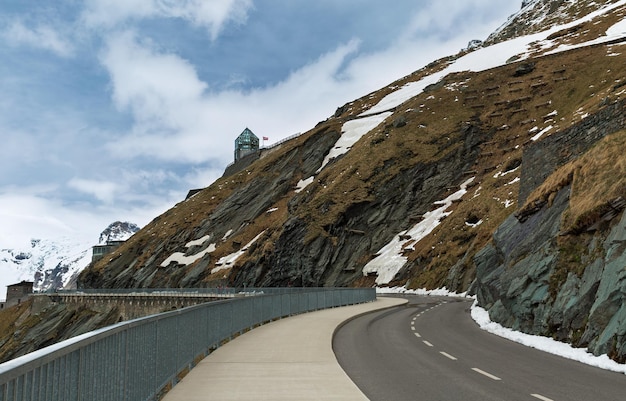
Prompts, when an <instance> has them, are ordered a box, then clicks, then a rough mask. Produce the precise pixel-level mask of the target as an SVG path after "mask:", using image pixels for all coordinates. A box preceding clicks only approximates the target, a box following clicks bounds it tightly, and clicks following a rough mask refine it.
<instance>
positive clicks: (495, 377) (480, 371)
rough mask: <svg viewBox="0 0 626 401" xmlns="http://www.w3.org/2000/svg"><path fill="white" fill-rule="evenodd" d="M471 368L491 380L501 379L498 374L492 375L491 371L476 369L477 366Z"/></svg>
mask: <svg viewBox="0 0 626 401" xmlns="http://www.w3.org/2000/svg"><path fill="white" fill-rule="evenodd" d="M472 370H473V371H474V372H476V373H480V374H481V375H483V376H487V377H488V378H490V379H493V380H502V379H500V378H499V377H498V376H494V375H492V374H491V373H487V372H485V371H484V370H480V369H478V368H472Z"/></svg>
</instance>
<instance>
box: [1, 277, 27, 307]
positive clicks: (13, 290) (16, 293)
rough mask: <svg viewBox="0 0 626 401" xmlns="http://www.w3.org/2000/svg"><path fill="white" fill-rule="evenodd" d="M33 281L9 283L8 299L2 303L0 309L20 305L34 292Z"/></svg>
mask: <svg viewBox="0 0 626 401" xmlns="http://www.w3.org/2000/svg"><path fill="white" fill-rule="evenodd" d="M33 284H34V283H33V282H32V281H22V282H20V283H17V284H11V285H7V299H6V301H5V302H2V303H0V309H4V308H8V307H10V306H13V305H18V304H21V303H22V302H24V301H25V300H26V299H28V298H29V297H30V296H31V294H32V293H33Z"/></svg>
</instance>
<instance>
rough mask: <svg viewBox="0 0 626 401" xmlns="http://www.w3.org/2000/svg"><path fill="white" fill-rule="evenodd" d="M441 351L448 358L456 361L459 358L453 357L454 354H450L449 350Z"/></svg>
mask: <svg viewBox="0 0 626 401" xmlns="http://www.w3.org/2000/svg"><path fill="white" fill-rule="evenodd" d="M439 353H440V354H441V355H443V356H445V357H446V358H448V359H452V360H453V361H456V360H457V359H456V358H455V357H453V356H452V355H450V354H448V353H447V352H443V351H439Z"/></svg>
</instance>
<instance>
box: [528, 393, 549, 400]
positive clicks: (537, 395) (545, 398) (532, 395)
mask: <svg viewBox="0 0 626 401" xmlns="http://www.w3.org/2000/svg"><path fill="white" fill-rule="evenodd" d="M530 396H531V397H535V398H537V399H540V400H542V401H554V400H553V399H552V398H548V397H544V396H543V395H541V394H531V395H530Z"/></svg>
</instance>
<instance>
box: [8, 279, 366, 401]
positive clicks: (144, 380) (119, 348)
mask: <svg viewBox="0 0 626 401" xmlns="http://www.w3.org/2000/svg"><path fill="white" fill-rule="evenodd" d="M98 291H101V290H98ZM133 291H134V292H137V290H133ZM185 291H195V289H194V290H185ZM233 292H234V293H235V292H236V293H237V294H242V295H255V296H242V297H236V298H233V299H229V300H226V301H215V302H210V303H206V304H201V305H196V306H191V307H188V308H184V309H179V310H176V311H172V312H166V313H161V314H158V315H153V316H148V317H145V318H140V319H136V320H131V321H128V322H123V323H118V324H116V325H113V326H109V327H106V328H103V329H100V330H96V331H93V332H90V333H86V334H84V335H81V336H77V337H74V338H71V339H69V340H66V341H63V342H60V343H58V344H55V345H52V346H50V347H46V348H44V349H41V350H39V351H35V352H32V353H30V354H28V355H24V356H22V357H19V358H16V359H13V360H11V361H9V362H6V363H3V364H0V401H144V400H145V401H150V400H158V399H159V398H160V396H161V395H162V394H163V393H164V392H165V391H166V390H167V388H168V387H170V386H172V385H174V384H175V383H176V382H177V381H178V375H179V374H180V373H181V372H183V371H185V370H187V369H190V368H192V367H193V366H194V365H195V364H196V363H197V361H198V360H199V359H201V358H202V357H204V356H206V355H207V354H208V353H210V352H211V351H212V350H214V349H216V348H217V347H219V346H220V345H222V344H223V343H224V342H225V341H228V340H230V339H231V338H233V336H236V335H239V334H241V333H243V332H245V331H247V330H250V329H252V328H254V327H256V326H258V325H260V324H263V323H266V322H269V321H272V320H275V319H279V318H282V317H287V316H291V315H295V314H299V313H304V312H309V311H313V310H318V309H325V308H332V307H337V306H345V305H352V304H357V303H363V302H369V301H373V300H375V299H376V292H375V289H373V288H335V289H311V288H299V289H298V288H284V289H274V288H271V289H270V288H263V289H246V290H245V291H241V290H233Z"/></svg>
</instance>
